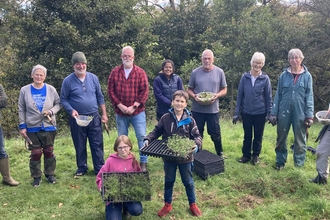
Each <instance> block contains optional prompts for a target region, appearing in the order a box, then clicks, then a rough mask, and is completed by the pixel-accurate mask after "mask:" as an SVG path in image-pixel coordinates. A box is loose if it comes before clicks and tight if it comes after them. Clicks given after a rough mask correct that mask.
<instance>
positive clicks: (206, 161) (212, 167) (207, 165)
mask: <svg viewBox="0 0 330 220" xmlns="http://www.w3.org/2000/svg"><path fill="white" fill-rule="evenodd" d="M224 171H225V164H224V161H223V159H222V158H221V157H220V156H218V155H216V154H213V153H211V152H209V151H207V150H201V151H199V152H198V153H197V154H195V159H194V172H195V173H196V174H197V175H199V176H200V177H202V178H203V179H204V180H205V179H207V178H208V177H209V176H212V175H215V174H218V173H222V172H224Z"/></svg>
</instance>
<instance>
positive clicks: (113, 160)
mask: <svg viewBox="0 0 330 220" xmlns="http://www.w3.org/2000/svg"><path fill="white" fill-rule="evenodd" d="M132 147H133V146H132V142H131V141H130V139H129V138H128V137H127V136H125V135H120V136H119V137H118V138H117V139H116V141H115V144H114V146H113V150H114V151H115V152H116V153H114V154H110V156H109V157H108V159H107V161H106V162H105V164H104V165H103V166H102V168H101V170H100V172H99V173H98V174H97V176H96V185H97V188H98V190H99V191H101V190H102V173H103V172H141V167H140V165H139V163H138V161H137V160H136V159H135V157H134V155H133V154H132V153H131V150H132ZM142 212H143V208H142V204H141V202H122V203H107V204H106V208H105V214H106V219H107V220H111V219H113V220H114V219H116V220H117V219H122V216H123V215H125V216H127V217H128V216H130V215H134V216H138V215H141V214H142Z"/></svg>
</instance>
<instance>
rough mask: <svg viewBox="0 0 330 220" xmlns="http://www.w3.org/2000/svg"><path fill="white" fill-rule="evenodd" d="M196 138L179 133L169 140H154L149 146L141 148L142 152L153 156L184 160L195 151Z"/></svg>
mask: <svg viewBox="0 0 330 220" xmlns="http://www.w3.org/2000/svg"><path fill="white" fill-rule="evenodd" d="M194 144H195V142H194V140H190V139H189V138H186V137H181V136H179V135H172V136H171V137H169V138H168V140H167V141H163V140H154V141H152V142H151V143H150V144H149V145H148V146H144V147H142V148H141V150H140V151H141V153H142V154H144V155H148V156H152V157H162V158H164V159H169V160H184V159H187V158H188V157H189V156H190V153H191V152H192V151H193V150H192V147H193V146H194Z"/></svg>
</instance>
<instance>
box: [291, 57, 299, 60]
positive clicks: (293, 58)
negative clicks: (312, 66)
mask: <svg viewBox="0 0 330 220" xmlns="http://www.w3.org/2000/svg"><path fill="white" fill-rule="evenodd" d="M299 59H301V58H300V57H290V60H299Z"/></svg>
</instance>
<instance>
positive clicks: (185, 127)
mask: <svg viewBox="0 0 330 220" xmlns="http://www.w3.org/2000/svg"><path fill="white" fill-rule="evenodd" d="M188 99H189V96H188V93H187V92H186V91H183V90H178V91H176V92H175V93H174V94H173V97H172V106H173V108H171V109H170V110H169V113H166V114H164V115H163V116H162V117H161V118H160V120H159V122H158V124H157V125H156V126H155V128H154V130H153V131H152V132H150V133H149V134H148V136H147V137H146V138H145V145H148V143H149V142H151V141H153V140H156V139H157V138H158V137H160V136H162V139H163V140H167V139H168V138H169V137H171V136H172V135H174V134H176V135H178V136H181V137H186V138H189V139H191V140H194V141H195V146H192V148H193V152H191V153H190V154H189V155H188V157H187V158H186V159H183V160H170V159H164V171H165V190H164V200H165V206H164V207H163V208H162V209H161V210H160V211H159V212H158V216H159V217H163V216H165V215H167V213H169V212H170V211H171V210H172V204H171V203H172V194H173V186H174V182H175V177H176V169H177V168H179V171H180V175H181V180H182V183H183V184H184V186H185V188H186V194H187V197H188V201H189V206H190V211H191V213H192V214H193V215H194V216H201V215H202V212H201V211H200V210H199V208H198V207H197V206H196V203H195V202H196V195H195V186H194V180H193V175H192V170H193V161H194V157H193V153H196V152H197V151H198V150H200V149H201V148H202V138H201V135H200V134H199V131H198V128H197V125H196V122H195V120H194V119H193V118H192V116H191V114H190V112H189V111H188V110H187V109H186V107H187V104H188Z"/></svg>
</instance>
